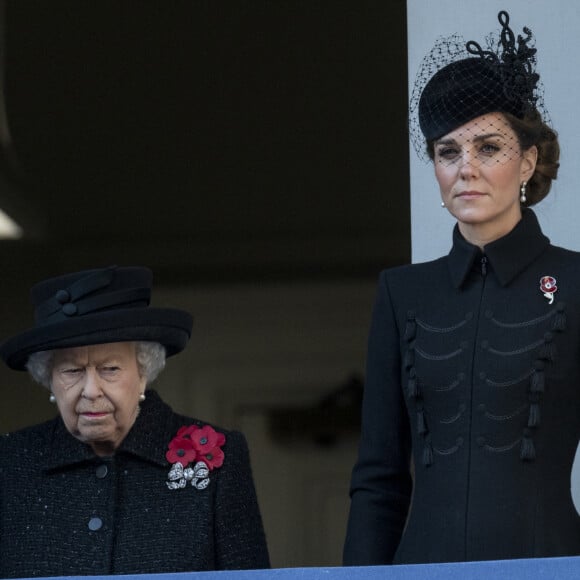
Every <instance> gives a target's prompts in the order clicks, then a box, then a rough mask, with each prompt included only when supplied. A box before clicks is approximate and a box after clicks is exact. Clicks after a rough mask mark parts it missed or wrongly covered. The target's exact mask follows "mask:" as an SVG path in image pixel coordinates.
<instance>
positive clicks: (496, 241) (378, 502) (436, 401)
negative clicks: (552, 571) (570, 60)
mask: <svg viewBox="0 0 580 580" xmlns="http://www.w3.org/2000/svg"><path fill="white" fill-rule="evenodd" d="M498 17H499V22H500V25H501V32H500V34H499V36H496V37H495V40H494V39H493V37H492V40H491V41H490V44H489V46H488V47H486V48H482V47H481V46H480V45H479V44H477V43H476V42H473V41H470V42H468V43H465V42H462V41H461V40H460V39H459V38H458V37H457V36H453V37H451V38H448V39H443V40H441V41H439V43H438V44H437V46H436V47H435V48H434V49H433V52H432V53H431V54H430V55H428V57H427V58H426V59H425V61H424V63H423V66H422V68H421V70H420V72H419V75H418V79H417V84H416V87H415V91H414V93H413V95H412V100H411V119H412V122H411V135H412V137H413V139H414V143H415V145H416V146H417V147H418V152H419V154H420V155H421V156H423V155H424V156H425V157H427V158H428V159H430V160H431V161H432V163H433V166H434V171H435V178H436V180H437V182H438V185H439V189H440V192H441V199H442V205H443V206H444V207H445V208H446V209H447V210H448V211H449V212H450V213H451V214H452V215H453V217H454V218H455V219H456V220H457V223H456V226H455V228H454V231H453V246H452V248H451V251H450V253H449V254H448V255H447V256H444V257H442V258H439V259H437V260H434V261H432V262H427V263H423V264H415V265H409V266H403V267H398V268H394V269H390V270H387V271H384V272H383V273H382V274H381V276H380V283H379V288H378V293H377V299H376V303H375V309H374V314H373V320H372V325H371V330H370V335H369V344H368V357H367V376H366V384H365V392H364V403H363V415H362V419H363V426H362V436H361V441H360V448H359V457H358V461H357V463H356V465H355V467H354V470H353V474H352V481H351V510H350V517H349V523H348V530H347V537H346V542H345V547H344V562H345V564H347V565H367V564H387V563H426V562H443V561H464V560H489V559H509V558H531V557H552V556H567V555H577V554H580V518H579V516H578V513H577V512H576V510H575V508H574V502H573V497H572V494H571V489H570V473H571V469H572V466H573V461H574V456H575V451H576V447H577V445H578V441H579V439H580V389H579V388H578V385H580V292H578V288H580V255H579V254H578V253H576V252H571V251H568V250H565V249H562V248H558V247H554V246H553V245H551V244H550V241H549V240H548V238H547V237H546V236H545V235H544V234H543V233H542V231H541V229H540V226H539V224H538V220H537V219H536V216H535V214H534V212H533V210H532V209H530V206H532V205H534V204H536V203H538V202H539V201H540V200H542V199H543V198H544V197H545V196H546V195H547V194H548V191H549V189H550V185H551V182H552V180H553V179H554V178H556V175H557V170H558V166H559V146H558V140H557V136H556V133H555V132H554V130H553V129H552V128H551V127H550V124H549V119H548V118H547V116H546V112H545V109H544V106H543V100H542V94H541V90H540V88H541V86H540V84H539V76H538V74H537V73H536V71H535V64H536V49H535V48H534V47H533V45H532V40H533V38H532V35H531V32H530V31H529V30H528V29H526V28H524V31H523V34H521V35H517V37H516V35H515V34H514V32H513V31H512V29H511V28H510V25H509V16H508V14H507V13H506V12H500V13H499V15H498ZM419 129H420V135H419Z"/></svg>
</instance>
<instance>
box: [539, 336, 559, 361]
mask: <svg viewBox="0 0 580 580" xmlns="http://www.w3.org/2000/svg"><path fill="white" fill-rule="evenodd" d="M538 356H539V357H540V358H541V359H542V360H547V361H550V362H553V361H554V359H555V358H556V345H555V344H554V336H553V335H552V333H551V332H547V333H546V334H545V336H544V344H543V345H542V346H541V347H540V352H539V355H538Z"/></svg>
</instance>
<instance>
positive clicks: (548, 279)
mask: <svg viewBox="0 0 580 580" xmlns="http://www.w3.org/2000/svg"><path fill="white" fill-rule="evenodd" d="M540 290H541V291H542V292H543V293H544V296H545V297H546V298H547V299H548V301H549V302H548V304H552V303H553V302H554V294H555V293H556V290H558V286H556V278H554V277H553V276H542V277H541V278H540Z"/></svg>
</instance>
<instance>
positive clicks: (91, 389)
mask: <svg viewBox="0 0 580 580" xmlns="http://www.w3.org/2000/svg"><path fill="white" fill-rule="evenodd" d="M102 394H103V391H102V390H101V385H100V378H99V374H98V373H97V371H96V369H94V368H87V370H86V372H85V383H84V385H83V392H82V395H83V397H85V398H87V399H96V398H97V397H100V396H101V395H102Z"/></svg>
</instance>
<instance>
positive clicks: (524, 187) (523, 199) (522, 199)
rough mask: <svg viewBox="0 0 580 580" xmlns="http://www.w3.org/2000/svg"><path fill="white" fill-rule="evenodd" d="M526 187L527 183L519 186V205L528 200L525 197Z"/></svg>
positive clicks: (524, 182) (523, 182)
mask: <svg viewBox="0 0 580 580" xmlns="http://www.w3.org/2000/svg"><path fill="white" fill-rule="evenodd" d="M526 185H528V182H527V181H522V184H521V186H520V202H521V203H526V201H527V200H528V198H527V197H526Z"/></svg>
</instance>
